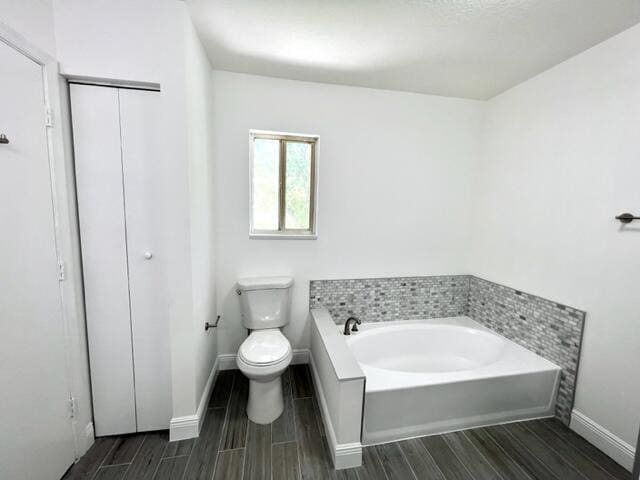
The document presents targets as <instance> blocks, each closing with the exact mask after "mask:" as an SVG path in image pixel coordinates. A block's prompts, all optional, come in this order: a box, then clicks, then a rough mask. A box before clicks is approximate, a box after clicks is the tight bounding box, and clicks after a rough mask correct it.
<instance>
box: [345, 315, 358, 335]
mask: <svg viewBox="0 0 640 480" xmlns="http://www.w3.org/2000/svg"><path fill="white" fill-rule="evenodd" d="M361 323H362V321H361V320H360V319H358V318H356V317H349V318H347V321H346V322H344V334H345V335H351V332H357V331H358V325H360V324H361ZM351 325H353V327H351Z"/></svg>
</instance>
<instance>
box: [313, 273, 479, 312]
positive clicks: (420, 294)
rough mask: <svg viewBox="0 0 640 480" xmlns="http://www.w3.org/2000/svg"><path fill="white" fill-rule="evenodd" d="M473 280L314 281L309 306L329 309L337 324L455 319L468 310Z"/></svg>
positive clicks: (448, 277) (449, 277)
mask: <svg viewBox="0 0 640 480" xmlns="http://www.w3.org/2000/svg"><path fill="white" fill-rule="evenodd" d="M468 297H469V277H468V276H467V275H444V276H433V277H392V278H366V279H345V280H312V281H311V282H310V287H309V299H310V300H309V306H310V308H316V307H319V306H323V307H326V308H327V309H328V310H329V313H331V317H332V318H333V319H334V321H335V322H336V323H337V324H343V323H344V322H345V321H346V320H347V318H349V317H350V316H352V315H353V316H356V317H358V318H359V319H361V320H362V321H364V322H385V321H391V320H412V319H420V318H438V317H455V316H459V315H466V314H467V310H468V306H467V304H468Z"/></svg>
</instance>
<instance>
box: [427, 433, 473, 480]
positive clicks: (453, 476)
mask: <svg viewBox="0 0 640 480" xmlns="http://www.w3.org/2000/svg"><path fill="white" fill-rule="evenodd" d="M420 440H421V441H422V444H423V445H424V446H425V448H426V449H427V451H428V452H429V454H430V455H431V456H432V457H433V459H434V461H435V462H436V464H437V465H438V468H439V469H440V470H441V471H442V473H444V476H445V478H446V479H447V480H473V477H472V476H471V475H470V474H469V472H468V471H467V469H466V467H465V466H464V464H463V463H462V462H461V461H460V459H459V458H458V457H457V456H456V454H455V453H454V452H453V450H451V449H450V448H449V445H447V442H445V440H444V438H443V437H442V436H440V435H434V436H432V437H422V438H421V439H420Z"/></svg>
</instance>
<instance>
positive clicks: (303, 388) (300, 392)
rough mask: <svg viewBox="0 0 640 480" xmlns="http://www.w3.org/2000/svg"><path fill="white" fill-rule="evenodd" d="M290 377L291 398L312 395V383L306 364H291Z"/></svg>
mask: <svg viewBox="0 0 640 480" xmlns="http://www.w3.org/2000/svg"><path fill="white" fill-rule="evenodd" d="M289 368H290V369H291V378H292V383H293V398H294V399H296V398H308V397H312V396H313V394H314V392H313V385H312V383H311V375H310V373H309V367H308V366H307V365H291V366H290V367H289Z"/></svg>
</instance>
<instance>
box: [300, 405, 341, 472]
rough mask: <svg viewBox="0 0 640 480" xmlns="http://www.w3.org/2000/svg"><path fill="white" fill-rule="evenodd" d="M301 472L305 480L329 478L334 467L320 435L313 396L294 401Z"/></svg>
mask: <svg viewBox="0 0 640 480" xmlns="http://www.w3.org/2000/svg"><path fill="white" fill-rule="evenodd" d="M293 406H294V413H295V422H296V437H297V439H298V453H299V455H300V457H299V461H300V472H301V476H302V478H303V479H304V480H307V479H326V478H329V476H330V474H329V469H330V468H332V465H331V459H330V458H329V457H328V455H327V452H326V449H325V446H324V440H323V438H322V437H321V436H320V432H319V430H318V424H317V423H316V420H315V414H314V411H313V400H312V399H311V398H302V399H296V400H294V401H293Z"/></svg>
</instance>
